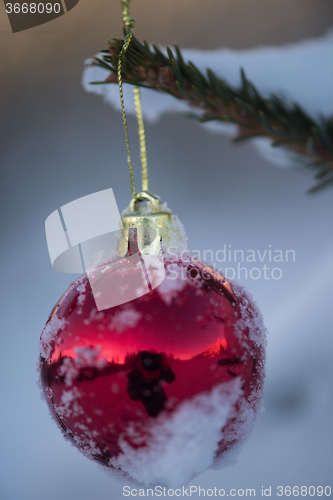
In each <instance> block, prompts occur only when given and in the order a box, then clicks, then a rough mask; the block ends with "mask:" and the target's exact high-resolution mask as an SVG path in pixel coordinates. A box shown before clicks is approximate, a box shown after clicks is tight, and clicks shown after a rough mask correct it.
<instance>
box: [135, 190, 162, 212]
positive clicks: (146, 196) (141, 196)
mask: <svg viewBox="0 0 333 500" xmlns="http://www.w3.org/2000/svg"><path fill="white" fill-rule="evenodd" d="M144 200H146V201H149V202H150V203H151V204H152V205H153V206H154V208H155V207H157V206H159V205H160V204H161V200H160V197H159V196H156V195H155V194H153V193H150V192H149V191H141V192H140V193H137V195H136V197H135V198H132V200H131V202H130V204H129V209H130V211H131V212H137V211H138V210H137V205H138V203H139V202H140V201H144Z"/></svg>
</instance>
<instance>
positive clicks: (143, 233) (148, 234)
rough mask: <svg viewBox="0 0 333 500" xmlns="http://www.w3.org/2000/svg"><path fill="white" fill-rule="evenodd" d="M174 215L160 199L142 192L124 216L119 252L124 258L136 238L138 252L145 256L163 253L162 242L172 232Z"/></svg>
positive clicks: (132, 201)
mask: <svg viewBox="0 0 333 500" xmlns="http://www.w3.org/2000/svg"><path fill="white" fill-rule="evenodd" d="M172 218H173V216H172V213H171V211H170V210H169V209H168V208H166V206H163V205H162V204H161V201H160V198H159V197H157V196H155V195H153V194H152V193H149V192H148V191H142V192H141V193H138V194H137V196H136V197H135V198H133V199H132V200H131V202H130V204H129V206H128V208H127V209H125V211H124V212H123V214H122V222H123V234H122V236H121V238H120V240H119V244H118V251H119V255H120V256H121V257H124V256H125V255H126V254H127V253H128V251H129V243H131V242H132V239H133V238H134V239H135V240H136V243H137V246H138V250H139V251H140V252H141V253H142V254H144V255H152V256H156V255H158V254H159V253H160V251H161V241H162V237H163V239H164V238H165V237H167V236H168V231H169V230H172Z"/></svg>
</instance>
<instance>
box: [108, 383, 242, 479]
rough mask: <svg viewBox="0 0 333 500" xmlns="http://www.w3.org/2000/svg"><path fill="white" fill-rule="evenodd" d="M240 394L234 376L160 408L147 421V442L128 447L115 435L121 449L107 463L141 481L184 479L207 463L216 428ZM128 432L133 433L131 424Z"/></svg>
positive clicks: (216, 438) (213, 447)
mask: <svg viewBox="0 0 333 500" xmlns="http://www.w3.org/2000/svg"><path fill="white" fill-rule="evenodd" d="M241 394H242V391H241V380H240V379H238V378H237V379H235V380H232V381H230V382H226V383H224V384H220V385H218V386H216V387H215V388H214V389H213V390H212V391H211V392H209V393H203V394H200V395H198V396H196V397H194V398H192V399H191V400H190V401H185V402H184V403H182V404H181V405H180V406H179V407H178V408H177V410H176V411H175V412H174V413H172V414H167V415H163V414H161V415H160V417H159V418H158V419H156V420H154V421H151V422H150V424H149V427H147V429H146V432H147V435H148V445H147V446H144V447H139V448H134V447H132V446H131V445H130V444H129V443H128V441H125V439H120V440H119V441H118V444H119V445H120V447H121V449H122V452H123V453H122V454H121V455H119V456H118V457H117V458H116V459H111V460H110V464H112V465H113V466H115V467H117V468H118V467H121V469H122V470H123V471H125V472H126V473H128V474H129V475H130V476H131V477H133V478H134V479H136V480H137V481H139V482H140V483H142V484H147V485H148V484H162V485H166V486H181V485H184V484H187V483H188V482H189V481H190V480H191V479H192V478H193V477H194V476H195V475H197V474H199V473H200V472H202V471H204V470H206V469H207V468H208V467H210V466H212V465H213V463H214V454H215V452H216V450H217V444H218V442H219V441H220V439H221V438H222V434H221V429H222V428H223V426H224V425H225V424H226V422H227V421H228V419H229V418H230V417H232V416H233V414H234V406H235V404H236V402H237V400H238V399H239V398H240V397H241ZM129 432H131V434H132V435H135V430H133V429H132V430H129Z"/></svg>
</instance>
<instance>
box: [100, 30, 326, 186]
mask: <svg viewBox="0 0 333 500" xmlns="http://www.w3.org/2000/svg"><path fill="white" fill-rule="evenodd" d="M122 45H123V40H120V39H116V38H114V39H113V40H112V42H110V44H109V49H108V50H103V51H102V58H101V59H99V58H95V62H94V65H97V66H99V67H102V68H104V69H107V70H109V71H110V75H109V77H108V78H107V79H106V81H105V82H92V83H93V84H101V83H103V84H105V83H117V63H118V57H119V52H120V50H121V48H122ZM167 54H168V55H167V56H166V55H164V54H163V53H162V52H161V51H160V50H159V48H158V47H157V46H153V48H152V49H151V48H150V47H149V45H148V44H147V43H146V42H143V43H141V42H139V41H138V40H137V39H136V38H134V37H133V39H132V42H131V44H130V46H129V48H128V50H127V52H126V58H124V61H123V71H122V75H123V82H124V83H130V84H133V85H134V84H135V85H139V86H141V87H145V88H149V89H154V90H157V91H160V92H165V93H168V94H170V95H172V96H173V97H175V98H177V99H181V100H185V101H186V102H187V103H188V104H190V105H191V106H194V107H197V108H199V109H200V110H201V111H202V113H203V115H202V116H200V118H199V121H200V122H206V121H212V120H219V121H223V122H229V123H233V124H236V125H237V126H238V133H237V135H236V137H234V138H233V142H240V141H243V140H248V139H251V138H253V137H267V138H269V139H271V140H272V146H275V147H277V146H284V147H286V148H287V149H289V150H290V151H292V152H295V153H298V154H300V155H303V156H304V157H306V158H307V159H310V163H308V164H307V167H306V168H308V169H312V170H314V173H315V177H314V178H315V179H317V184H316V185H315V186H314V187H313V188H312V189H311V190H310V192H314V191H317V190H319V189H321V188H323V187H326V186H328V185H331V184H333V116H332V117H328V118H322V119H321V122H320V123H318V122H316V121H314V120H313V118H311V117H310V116H309V115H308V114H307V113H306V112H305V111H304V110H303V109H302V108H301V107H300V106H299V105H298V104H296V103H294V104H292V105H289V104H285V103H284V102H283V101H282V100H281V99H280V98H279V97H277V96H276V95H271V96H270V97H269V98H265V97H263V96H262V95H261V94H260V92H259V91H258V90H257V89H256V88H255V86H254V85H253V84H252V83H251V82H250V81H249V80H247V78H246V75H245V73H244V71H243V70H241V81H242V84H241V86H240V87H239V88H233V87H231V86H229V85H228V84H227V83H226V82H225V81H224V80H222V79H220V78H219V77H217V76H216V75H215V73H214V72H213V71H212V70H210V69H207V72H206V75H204V74H202V73H201V72H200V71H199V70H198V69H197V68H196V67H195V65H194V64H193V63H191V62H189V63H188V64H187V63H185V62H184V60H183V57H182V55H181V52H180V50H179V48H178V47H177V46H176V47H175V53H173V52H172V51H171V49H170V48H169V47H168V48H167Z"/></svg>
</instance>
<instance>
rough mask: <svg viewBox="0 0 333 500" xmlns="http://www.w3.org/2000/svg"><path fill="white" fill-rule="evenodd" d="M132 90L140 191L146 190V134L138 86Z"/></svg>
mask: <svg viewBox="0 0 333 500" xmlns="http://www.w3.org/2000/svg"><path fill="white" fill-rule="evenodd" d="M133 92H134V104H135V114H136V119H137V122H138V134H139V143H140V160H141V177H142V191H148V160H147V148H146V135H145V126H144V122H143V115H142V107H141V97H140V89H139V87H137V86H135V87H134V89H133Z"/></svg>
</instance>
